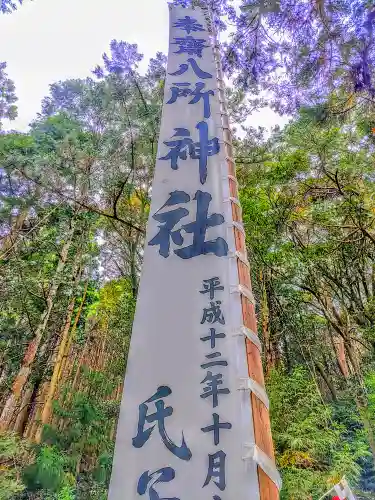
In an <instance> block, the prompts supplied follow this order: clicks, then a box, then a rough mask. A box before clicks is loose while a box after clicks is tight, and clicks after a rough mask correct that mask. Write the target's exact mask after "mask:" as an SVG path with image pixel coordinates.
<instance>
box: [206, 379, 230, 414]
mask: <svg viewBox="0 0 375 500" xmlns="http://www.w3.org/2000/svg"><path fill="white" fill-rule="evenodd" d="M201 384H207V385H206V386H205V387H203V394H201V398H202V399H206V398H209V397H212V407H213V408H216V407H217V406H218V404H219V394H230V390H229V389H219V386H220V385H223V375H222V374H221V373H217V374H216V375H213V373H212V372H210V371H208V372H207V375H206V377H205V378H204V379H203V380H202V382H201Z"/></svg>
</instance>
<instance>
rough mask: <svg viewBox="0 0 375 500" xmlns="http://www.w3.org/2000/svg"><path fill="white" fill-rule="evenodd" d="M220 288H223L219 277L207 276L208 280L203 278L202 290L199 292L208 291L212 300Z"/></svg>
mask: <svg viewBox="0 0 375 500" xmlns="http://www.w3.org/2000/svg"><path fill="white" fill-rule="evenodd" d="M222 290H224V287H223V286H222V285H221V283H220V278H218V277H215V278H209V279H208V280H203V290H201V291H200V292H199V293H202V294H205V293H209V294H210V300H213V299H214V298H215V292H218V291H222Z"/></svg>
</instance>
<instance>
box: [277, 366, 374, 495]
mask: <svg viewBox="0 0 375 500" xmlns="http://www.w3.org/2000/svg"><path fill="white" fill-rule="evenodd" d="M268 393H269V396H270V400H271V422H272V431H273V437H274V442H275V446H276V452H277V462H278V465H279V467H280V471H281V473H282V477H283V489H282V494H281V498H282V499H302V498H308V496H309V495H311V494H312V495H313V496H314V498H315V496H316V497H318V496H320V495H322V494H323V493H324V492H325V491H326V490H328V489H329V488H330V487H332V486H333V485H334V484H336V483H337V482H339V481H340V479H341V478H342V477H343V476H344V475H345V476H346V477H347V478H348V480H350V481H353V482H356V481H358V479H359V477H360V473H361V468H360V466H359V464H358V459H359V458H361V457H363V456H365V455H368V454H369V452H368V449H367V445H366V444H365V442H364V440H363V436H361V435H358V436H356V439H355V440H353V441H352V442H350V443H349V442H347V441H346V439H345V427H344V426H343V425H340V424H338V423H337V422H336V421H335V420H334V418H333V408H332V406H331V405H328V404H325V403H324V402H323V401H322V398H321V393H320V391H319V389H318V388H317V386H316V385H315V382H314V381H313V380H312V379H311V376H310V374H309V373H308V372H307V371H306V369H305V368H303V367H296V368H295V369H294V370H293V372H292V373H291V374H286V373H284V372H282V371H280V370H275V371H273V372H272V373H271V376H270V377H269V380H268ZM285 415H292V416H293V418H291V419H289V418H285Z"/></svg>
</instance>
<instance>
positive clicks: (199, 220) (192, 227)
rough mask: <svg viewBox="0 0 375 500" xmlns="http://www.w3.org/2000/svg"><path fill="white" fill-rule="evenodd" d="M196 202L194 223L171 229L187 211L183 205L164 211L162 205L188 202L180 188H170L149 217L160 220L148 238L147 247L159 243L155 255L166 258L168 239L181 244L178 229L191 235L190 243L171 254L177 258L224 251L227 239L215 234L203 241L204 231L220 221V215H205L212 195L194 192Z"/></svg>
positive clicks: (225, 253) (188, 257)
mask: <svg viewBox="0 0 375 500" xmlns="http://www.w3.org/2000/svg"><path fill="white" fill-rule="evenodd" d="M193 199H194V200H195V201H196V202H197V212H196V219H195V221H194V222H190V223H188V224H184V225H181V227H180V228H179V229H174V228H175V226H176V225H177V223H178V222H180V220H181V219H182V218H184V217H185V216H187V215H188V214H189V211H188V210H187V209H186V208H181V207H180V208H176V209H174V210H170V211H168V212H161V210H163V209H164V208H165V207H170V206H174V205H177V204H181V203H187V202H189V201H190V196H189V195H188V194H187V193H185V192H184V191H173V192H172V193H170V197H169V199H168V200H167V202H166V203H165V204H164V205H163V206H162V207H161V208H160V209H159V210H158V211H157V212H156V213H155V214H154V215H153V216H152V218H153V219H155V220H156V221H158V222H160V223H161V225H159V232H158V234H157V235H156V236H154V237H153V238H152V239H151V240H150V241H149V243H148V244H149V245H150V246H156V245H158V246H159V254H160V255H161V256H162V257H164V258H167V257H168V256H169V254H170V245H171V240H172V242H173V243H174V244H175V245H177V246H182V244H183V243H184V238H183V236H182V234H181V232H182V231H184V232H185V233H190V234H192V235H193V243H192V244H191V245H187V246H186V247H183V248H180V249H177V250H174V253H175V254H176V255H177V256H178V257H180V258H181V259H191V258H192V257H197V256H198V255H207V254H210V253H212V254H214V255H216V256H217V257H224V256H226V255H227V254H228V244H227V242H226V241H225V240H224V239H223V238H221V237H218V238H216V239H214V240H209V241H206V240H205V237H206V232H207V229H208V228H210V227H215V226H220V225H221V224H223V223H224V217H223V216H222V215H221V214H211V215H208V208H209V204H210V202H211V200H212V196H211V195H210V194H209V193H204V192H202V191H197V192H196V193H195V196H194V198H193Z"/></svg>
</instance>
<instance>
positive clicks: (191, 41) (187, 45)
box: [172, 35, 209, 57]
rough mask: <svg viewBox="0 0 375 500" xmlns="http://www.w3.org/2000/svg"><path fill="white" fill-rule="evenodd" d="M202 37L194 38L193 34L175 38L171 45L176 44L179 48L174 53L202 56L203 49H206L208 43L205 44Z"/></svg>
mask: <svg viewBox="0 0 375 500" xmlns="http://www.w3.org/2000/svg"><path fill="white" fill-rule="evenodd" d="M206 41H207V40H205V39H204V38H194V37H193V36H191V35H189V36H185V37H178V38H175V41H174V43H173V44H172V45H178V46H179V49H178V50H177V51H176V52H175V54H188V55H189V56H198V57H202V55H203V49H207V48H208V47H209V45H205V42H206Z"/></svg>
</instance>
